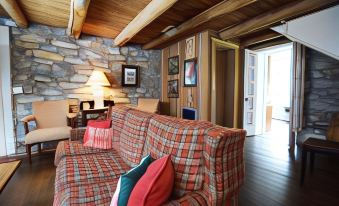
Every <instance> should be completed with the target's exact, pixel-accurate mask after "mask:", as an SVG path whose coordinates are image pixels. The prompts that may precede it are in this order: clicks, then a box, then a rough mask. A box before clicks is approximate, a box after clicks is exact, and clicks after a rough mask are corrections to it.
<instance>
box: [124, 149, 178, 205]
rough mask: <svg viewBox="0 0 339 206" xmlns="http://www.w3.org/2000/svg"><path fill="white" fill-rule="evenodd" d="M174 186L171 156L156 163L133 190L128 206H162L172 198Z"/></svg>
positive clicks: (148, 169)
mask: <svg viewBox="0 0 339 206" xmlns="http://www.w3.org/2000/svg"><path fill="white" fill-rule="evenodd" d="M173 184H174V169H173V165H172V162H171V156H170V155H167V156H164V157H162V158H160V159H158V160H156V161H154V162H153V163H152V164H151V165H150V166H149V167H148V168H147V171H146V173H145V174H144V175H143V176H142V177H141V178H140V180H139V181H138V183H137V184H136V185H135V187H134V188H133V191H132V193H131V196H130V197H129V200H128V205H129V206H133V205H140V206H143V205H145V206H146V205H152V206H157V205H162V204H163V203H165V202H166V201H167V199H168V198H169V197H170V195H171V193H172V189H173Z"/></svg>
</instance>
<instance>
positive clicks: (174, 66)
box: [168, 56, 179, 75]
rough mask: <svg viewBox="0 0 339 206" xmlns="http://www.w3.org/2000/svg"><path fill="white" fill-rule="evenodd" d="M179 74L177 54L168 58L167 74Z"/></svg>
mask: <svg viewBox="0 0 339 206" xmlns="http://www.w3.org/2000/svg"><path fill="white" fill-rule="evenodd" d="M175 74H179V56H174V57H170V58H168V75H175Z"/></svg>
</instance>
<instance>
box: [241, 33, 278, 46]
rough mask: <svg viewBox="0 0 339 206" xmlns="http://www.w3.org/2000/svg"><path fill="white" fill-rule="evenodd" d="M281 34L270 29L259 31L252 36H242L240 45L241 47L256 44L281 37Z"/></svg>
mask: <svg viewBox="0 0 339 206" xmlns="http://www.w3.org/2000/svg"><path fill="white" fill-rule="evenodd" d="M281 36H282V34H280V33H278V32H275V31H272V30H267V31H266V32H265V33H260V34H258V35H256V36H253V37H248V38H243V39H241V40H240V46H241V47H242V48H244V47H248V46H250V45H253V44H258V43H261V42H265V41H269V40H272V39H276V38H278V37H281Z"/></svg>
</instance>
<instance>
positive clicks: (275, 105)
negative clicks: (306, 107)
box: [244, 44, 293, 144]
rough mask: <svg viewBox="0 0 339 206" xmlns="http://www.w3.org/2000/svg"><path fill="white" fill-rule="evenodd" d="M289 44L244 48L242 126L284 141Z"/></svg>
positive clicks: (288, 103)
mask: <svg viewBox="0 0 339 206" xmlns="http://www.w3.org/2000/svg"><path fill="white" fill-rule="evenodd" d="M292 52H293V50H292V44H284V45H279V46H275V47H271V48H266V49H262V50H258V51H249V50H248V51H246V55H245V59H246V64H245V65H246V66H245V79H244V80H245V89H244V92H245V99H244V127H245V129H247V128H248V136H253V135H262V136H264V137H266V138H274V139H275V140H276V141H281V142H284V143H286V144H288V140H289V130H290V129H289V122H290V110H291V81H292V79H291V71H292V70H291V69H292Z"/></svg>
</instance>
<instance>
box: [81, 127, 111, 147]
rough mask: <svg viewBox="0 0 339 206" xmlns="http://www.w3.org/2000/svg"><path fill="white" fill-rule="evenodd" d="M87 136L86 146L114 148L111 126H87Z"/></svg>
mask: <svg viewBox="0 0 339 206" xmlns="http://www.w3.org/2000/svg"><path fill="white" fill-rule="evenodd" d="M86 134H87V138H86V140H84V146H85V147H94V148H99V149H112V148H113V147H112V136H113V130H112V129H111V128H108V129H106V128H95V127H91V126H87V129H86Z"/></svg>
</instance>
